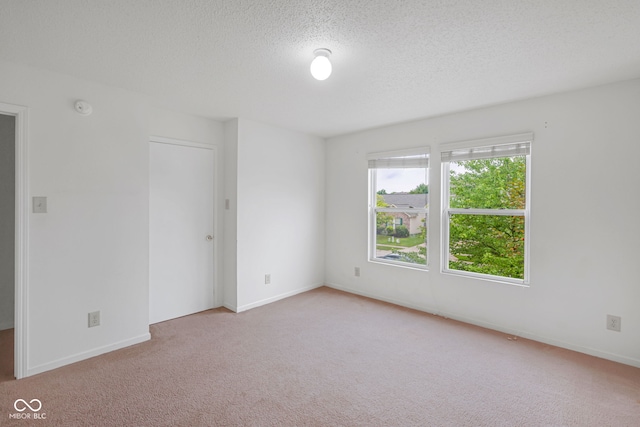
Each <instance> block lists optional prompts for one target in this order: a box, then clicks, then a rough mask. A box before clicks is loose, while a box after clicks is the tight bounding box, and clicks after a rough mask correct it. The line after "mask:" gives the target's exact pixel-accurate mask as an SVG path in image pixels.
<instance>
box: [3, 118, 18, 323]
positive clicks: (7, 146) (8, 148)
mask: <svg viewBox="0 0 640 427" xmlns="http://www.w3.org/2000/svg"><path fill="white" fill-rule="evenodd" d="M15 123H16V119H15V117H13V116H7V115H1V114H0V330H3V329H9V328H13V317H14V290H15V289H14V288H15V280H14V267H15V257H14V241H15V238H14V230H15V226H14V225H15V219H14V218H15V185H16V184H15V129H16V124H15Z"/></svg>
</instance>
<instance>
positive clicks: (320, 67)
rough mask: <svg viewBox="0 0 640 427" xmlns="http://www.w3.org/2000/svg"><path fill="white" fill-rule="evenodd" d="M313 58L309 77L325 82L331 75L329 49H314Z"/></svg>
mask: <svg viewBox="0 0 640 427" xmlns="http://www.w3.org/2000/svg"><path fill="white" fill-rule="evenodd" d="M313 54H314V55H315V58H314V59H313V61H311V75H312V76H313V78H314V79H316V80H326V79H327V77H329V76H330V75H331V61H329V55H331V51H330V50H329V49H324V48H321V49H316V50H314V51H313Z"/></svg>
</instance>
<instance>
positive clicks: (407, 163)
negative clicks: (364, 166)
mask: <svg viewBox="0 0 640 427" xmlns="http://www.w3.org/2000/svg"><path fill="white" fill-rule="evenodd" d="M428 167H429V158H428V157H426V156H422V157H390V158H386V159H371V160H369V169H402V168H428Z"/></svg>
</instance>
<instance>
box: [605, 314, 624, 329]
mask: <svg viewBox="0 0 640 427" xmlns="http://www.w3.org/2000/svg"><path fill="white" fill-rule="evenodd" d="M621 323H622V319H621V318H620V316H612V315H610V314H607V329H609V330H610V331H616V332H620V327H621Z"/></svg>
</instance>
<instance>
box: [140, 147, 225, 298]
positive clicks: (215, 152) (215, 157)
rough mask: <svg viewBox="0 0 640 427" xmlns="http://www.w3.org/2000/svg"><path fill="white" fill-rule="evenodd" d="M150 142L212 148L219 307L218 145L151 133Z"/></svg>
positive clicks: (214, 286)
mask: <svg viewBox="0 0 640 427" xmlns="http://www.w3.org/2000/svg"><path fill="white" fill-rule="evenodd" d="M149 142H150V143H151V142H154V143H158V144H169V145H181V146H185V147H194V148H204V149H207V150H211V151H212V152H213V177H214V178H213V179H214V182H213V194H212V197H213V218H212V220H213V256H212V260H211V262H212V264H213V282H212V283H211V292H212V293H213V300H212V301H213V306H214V307H218V306H219V305H220V302H219V300H220V298H219V296H220V295H221V290H220V289H219V287H218V271H219V267H220V265H219V262H218V254H219V253H221V252H220V250H221V247H220V244H221V243H222V242H221V239H219V238H218V235H219V233H218V229H219V228H218V199H217V194H218V181H219V179H220V178H219V174H218V146H217V145H214V144H204V143H201V142H194V141H187V140H183V139H176V138H167V137H164V136H157V135H151V136H150V137H149ZM150 167H151V164H150V163H149V168H150ZM149 289H151V286H150V285H149Z"/></svg>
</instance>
